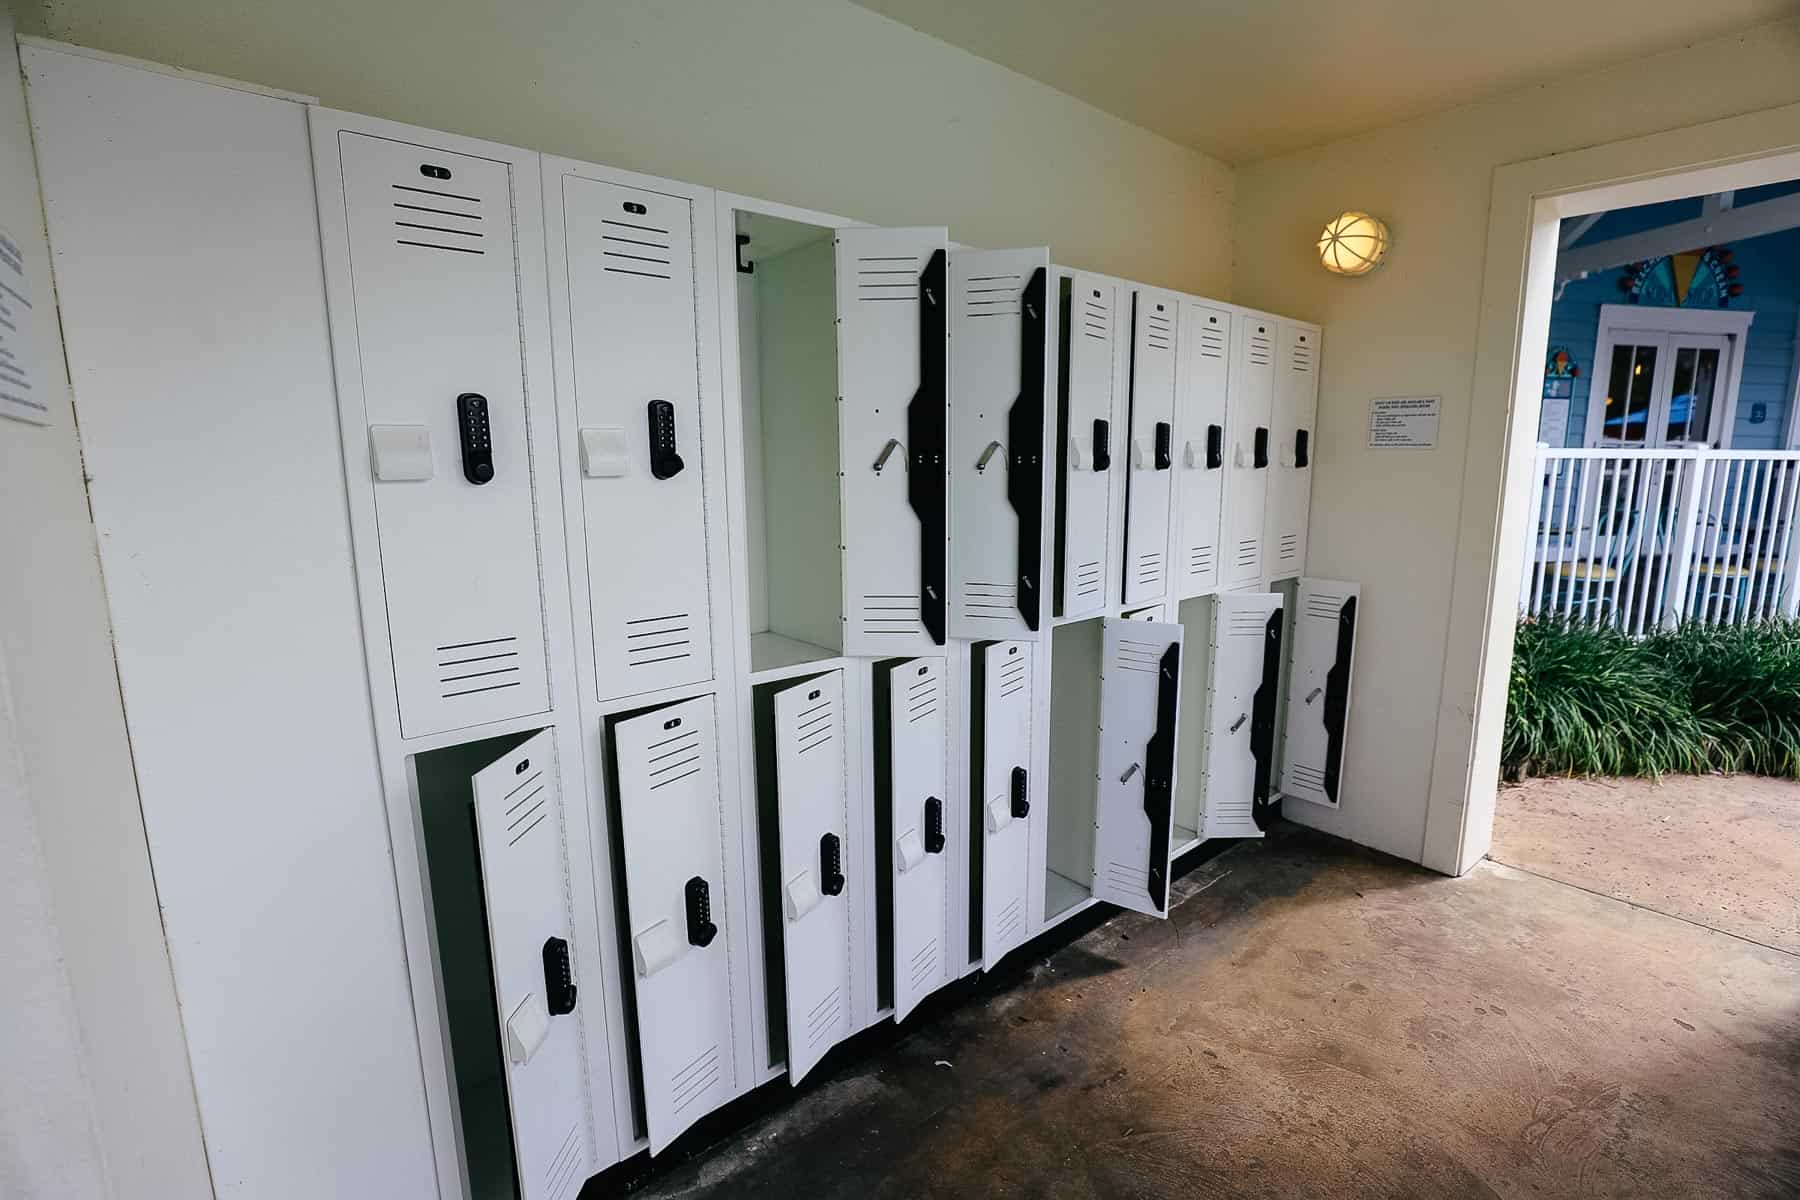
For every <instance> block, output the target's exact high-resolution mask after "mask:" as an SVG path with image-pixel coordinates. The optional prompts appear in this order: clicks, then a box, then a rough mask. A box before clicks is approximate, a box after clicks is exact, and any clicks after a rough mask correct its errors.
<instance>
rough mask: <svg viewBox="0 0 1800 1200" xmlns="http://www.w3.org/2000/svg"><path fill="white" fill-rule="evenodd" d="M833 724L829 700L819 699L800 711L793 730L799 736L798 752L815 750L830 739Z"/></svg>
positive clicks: (803, 752)
mask: <svg viewBox="0 0 1800 1200" xmlns="http://www.w3.org/2000/svg"><path fill="white" fill-rule="evenodd" d="M834 724H835V722H833V720H832V715H831V701H830V700H821V701H819V702H818V703H817V704H815V705H813V706H812V707H811V708H809V709H806V710H804V711H802V712H801V714H800V717H799V720H798V721H797V722H796V728H795V732H796V734H797V736H798V738H799V742H798V752H799V753H801V754H805V753H806V752H807V751H809V750H817V749H818V748H819V747H820V746H823V745H824V744H825V743H827V742H829V741H830V740H831V735H832V733H833V732H834V730H833V728H832V726H833V725H834Z"/></svg>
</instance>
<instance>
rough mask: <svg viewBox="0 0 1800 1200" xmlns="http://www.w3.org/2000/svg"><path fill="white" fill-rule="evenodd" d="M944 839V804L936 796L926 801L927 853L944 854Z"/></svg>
mask: <svg viewBox="0 0 1800 1200" xmlns="http://www.w3.org/2000/svg"><path fill="white" fill-rule="evenodd" d="M946 840H947V839H946V838H945V837H944V802H943V801H942V800H940V799H938V798H937V797H936V796H930V797H927V798H926V800H925V853H927V854H942V853H943V852H944V845H945V843H946Z"/></svg>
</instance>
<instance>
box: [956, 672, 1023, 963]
mask: <svg viewBox="0 0 1800 1200" xmlns="http://www.w3.org/2000/svg"><path fill="white" fill-rule="evenodd" d="M974 658H975V664H976V671H975V681H976V685H977V691H978V694H977V695H976V696H975V697H974V698H973V702H974V704H976V705H977V706H978V711H979V713H980V718H981V721H980V725H979V727H978V733H979V736H978V738H977V739H976V744H974V745H971V747H970V752H971V753H973V754H975V755H978V756H979V760H980V762H979V767H978V771H979V773H978V774H973V773H972V778H974V779H978V780H979V782H980V787H981V790H980V792H979V793H978V794H977V795H976V796H975V797H974V799H975V803H976V805H977V808H976V812H975V814H974V815H975V819H976V820H977V821H978V822H979V826H978V831H979V837H980V839H981V855H980V861H981V873H980V879H981V965H982V966H983V967H984V968H991V967H992V966H993V965H994V964H995V963H997V962H999V961H1000V959H1001V958H1003V957H1005V955H1006V954H1007V952H1008V951H1010V950H1013V949H1015V948H1016V947H1018V946H1019V945H1020V944H1021V943H1023V942H1024V941H1025V938H1026V936H1027V934H1028V933H1029V931H1030V920H1029V909H1028V904H1029V900H1028V896H1027V893H1028V891H1029V888H1030V876H1031V872H1030V864H1031V824H1030V822H1031V808H1032V794H1031V750H1032V746H1031V714H1032V695H1033V688H1032V670H1033V665H1032V645H1031V643H1030V642H989V643H986V644H983V645H978V646H976V647H975V649H974Z"/></svg>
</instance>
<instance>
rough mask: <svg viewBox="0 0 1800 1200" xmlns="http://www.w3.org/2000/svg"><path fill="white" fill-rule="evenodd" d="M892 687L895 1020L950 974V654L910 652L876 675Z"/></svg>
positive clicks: (888, 708)
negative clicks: (947, 723) (947, 759)
mask: <svg viewBox="0 0 1800 1200" xmlns="http://www.w3.org/2000/svg"><path fill="white" fill-rule="evenodd" d="M878 686H880V687H883V688H884V689H886V692H885V695H886V700H885V704H884V708H885V712H886V717H887V725H886V728H885V729H883V730H880V731H879V735H880V736H881V737H883V738H885V739H886V750H885V753H884V755H883V759H884V760H885V761H878V764H877V769H878V770H880V771H882V772H883V774H884V775H885V778H884V779H883V780H881V781H879V782H880V786H883V787H884V788H885V790H886V792H887V797H886V799H887V802H888V807H889V811H890V812H891V813H892V819H891V821H889V822H888V829H887V836H888V837H889V838H890V839H891V843H890V844H891V857H892V860H893V867H892V877H891V878H892V884H891V888H892V921H893V973H894V976H893V977H894V1020H896V1021H902V1020H905V1019H906V1015H907V1014H908V1013H910V1012H911V1011H912V1010H913V1009H914V1008H915V1007H917V1006H918V1003H919V1001H921V1000H923V999H924V998H925V997H927V996H929V995H930V994H931V993H932V992H935V991H936V990H937V989H938V988H940V987H942V986H944V984H946V983H948V982H949V981H950V977H951V972H950V965H951V964H950V955H949V953H948V952H947V949H946V948H947V947H948V946H949V944H950V939H949V936H948V931H947V929H946V926H945V921H946V917H947V906H946V903H945V900H946V897H947V893H946V884H947V878H946V876H947V872H946V867H945V864H946V862H947V861H948V858H947V853H946V852H947V851H948V850H949V845H950V839H951V837H952V836H955V835H956V830H955V828H954V825H955V822H954V821H953V820H952V819H951V815H950V810H949V808H948V802H949V796H950V793H949V791H948V789H947V786H946V785H947V783H948V781H947V779H946V778H945V762H944V757H945V750H946V743H945V737H944V730H945V710H946V709H947V708H948V707H949V697H948V696H947V695H946V694H945V679H944V661H943V660H942V659H937V658H910V659H906V660H904V661H902V662H897V663H894V664H892V665H891V666H889V667H888V668H887V670H886V671H885V672H884V673H883V675H882V677H881V678H880V679H879V680H878Z"/></svg>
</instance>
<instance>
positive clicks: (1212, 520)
mask: <svg viewBox="0 0 1800 1200" xmlns="http://www.w3.org/2000/svg"><path fill="white" fill-rule="evenodd" d="M1180 351H1181V373H1180V380H1179V383H1178V385H1177V386H1178V388H1179V394H1178V395H1177V397H1176V422H1175V424H1176V432H1177V434H1178V435H1179V437H1180V439H1181V453H1180V454H1179V455H1178V456H1177V461H1176V463H1175V472H1176V481H1177V483H1176V486H1177V492H1176V496H1177V499H1176V510H1177V514H1178V516H1177V520H1176V526H1175V538H1174V543H1175V549H1174V569H1175V590H1176V593H1177V594H1178V595H1179V596H1181V597H1182V598H1184V599H1185V598H1187V597H1191V596H1204V595H1206V594H1207V593H1208V592H1213V591H1217V590H1218V586H1219V528H1220V522H1221V520H1222V519H1223V516H1224V513H1223V511H1222V509H1223V506H1224V502H1225V394H1226V390H1227V388H1228V387H1229V386H1230V364H1231V310H1230V309H1225V308H1215V307H1213V306H1211V305H1206V304H1192V303H1184V304H1183V305H1182V306H1181V346H1180Z"/></svg>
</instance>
